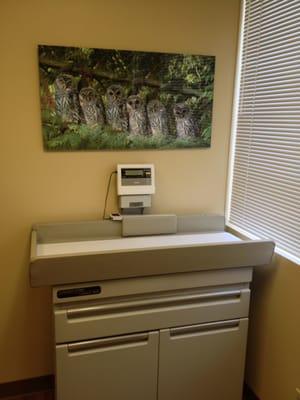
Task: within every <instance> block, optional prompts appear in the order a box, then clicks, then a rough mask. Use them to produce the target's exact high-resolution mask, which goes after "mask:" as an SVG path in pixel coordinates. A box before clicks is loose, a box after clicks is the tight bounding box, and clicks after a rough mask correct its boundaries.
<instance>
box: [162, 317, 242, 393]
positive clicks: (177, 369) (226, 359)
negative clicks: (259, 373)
mask: <svg viewBox="0 0 300 400" xmlns="http://www.w3.org/2000/svg"><path fill="white" fill-rule="evenodd" d="M247 325H248V320H247V319H243V320H235V321H222V322H216V323H209V324H201V325H194V326H189V327H182V328H174V329H165V330H162V331H161V333H160V348H159V350H160V351H159V379H158V399H159V400H182V399H188V400H200V399H203V400H219V399H222V400H240V399H241V398H242V383H243V375H244V374H243V371H244V358H245V345H246V335H247Z"/></svg>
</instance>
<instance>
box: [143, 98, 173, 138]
mask: <svg viewBox="0 0 300 400" xmlns="http://www.w3.org/2000/svg"><path fill="white" fill-rule="evenodd" d="M147 114H148V120H149V124H150V130H151V133H152V135H153V136H155V135H167V134H168V117H167V111H166V107H165V106H164V105H163V104H162V103H161V102H160V101H159V100H151V101H149V103H148V105H147Z"/></svg>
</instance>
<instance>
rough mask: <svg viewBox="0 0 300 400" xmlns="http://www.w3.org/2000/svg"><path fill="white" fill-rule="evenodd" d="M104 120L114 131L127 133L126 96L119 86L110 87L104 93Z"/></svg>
mask: <svg viewBox="0 0 300 400" xmlns="http://www.w3.org/2000/svg"><path fill="white" fill-rule="evenodd" d="M106 120H107V123H108V125H109V126H110V127H111V128H112V129H113V130H115V131H128V115H127V112H126V96H125V92H124V89H123V87H122V86H121V85H111V86H109V87H108V89H107V91H106Z"/></svg>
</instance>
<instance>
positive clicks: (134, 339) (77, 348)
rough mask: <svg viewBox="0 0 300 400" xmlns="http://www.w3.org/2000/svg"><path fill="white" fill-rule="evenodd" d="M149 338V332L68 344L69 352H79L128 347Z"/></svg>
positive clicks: (140, 343)
mask: <svg viewBox="0 0 300 400" xmlns="http://www.w3.org/2000/svg"><path fill="white" fill-rule="evenodd" d="M148 339H149V334H148V333H141V334H137V335H126V336H118V337H112V338H106V339H97V340H89V341H86V342H78V343H72V344H68V353H78V352H82V351H85V352H86V351H93V350H101V349H102V350H104V349H109V348H113V347H116V346H118V347H120V346H122V347H128V346H132V345H142V344H146V343H147V342H148Z"/></svg>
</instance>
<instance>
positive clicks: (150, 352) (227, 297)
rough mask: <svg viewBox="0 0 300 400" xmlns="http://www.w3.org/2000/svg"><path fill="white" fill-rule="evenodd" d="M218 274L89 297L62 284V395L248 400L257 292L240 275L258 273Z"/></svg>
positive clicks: (107, 399) (58, 302)
mask: <svg viewBox="0 0 300 400" xmlns="http://www.w3.org/2000/svg"><path fill="white" fill-rule="evenodd" d="M219 274H220V272H218V271H214V272H212V273H211V274H209V275H207V273H206V275H204V274H201V273H200V274H199V275H197V274H192V275H190V276H189V275H188V274H184V276H182V277H178V276H177V277H176V276H173V277H172V276H169V277H167V278H166V277H156V278H155V277H152V278H151V279H152V282H151V285H150V283H149V281H147V279H149V278H144V279H142V280H140V281H139V284H138V285H137V282H136V281H134V280H130V279H128V280H124V282H123V281H122V282H120V281H119V282H117V281H115V282H110V283H107V284H104V285H102V288H101V289H102V290H101V294H97V295H95V296H94V298H89V299H88V300H82V299H80V298H78V296H76V298H75V297H74V299H70V298H68V299H66V300H64V299H63V300H62V299H59V298H57V296H56V295H57V293H59V289H58V288H56V289H55V290H54V295H53V298H54V302H55V304H54V319H55V321H54V322H55V332H56V395H57V400H69V399H72V400H81V399H83V398H84V399H85V400H99V399H102V400H120V399H122V400H141V399H143V400H183V399H184V400H200V399H203V400H220V399H222V400H241V398H242V385H243V371H244V359H245V348H246V338H247V326H248V318H247V316H248V306H249V292H250V290H249V287H248V286H249V285H248V283H245V282H242V283H237V282H235V281H234V280H237V281H239V280H242V281H243V280H247V279H249V277H250V275H251V274H250V275H249V271H248V272H247V271H246V270H244V271H243V272H240V275H239V276H238V278H237V277H235V278H234V279H233V282H229V283H227V284H226V285H217V283H218V279H220V276H219ZM237 274H238V272H237ZM204 278H205V279H204ZM166 279H168V285H167V286H166ZM205 280H206V281H207V282H209V283H210V285H209V286H206V283H205ZM175 283H176V284H175ZM93 285H94V283H93ZM149 285H150V286H149ZM116 287H117V288H118V291H117V292H116ZM64 290H65V289H64ZM72 292H73V290H72ZM146 292H147V293H146ZM118 293H119V294H120V296H116V294H118ZM125 293H126V295H125ZM110 294H111V295H110ZM121 294H122V295H121ZM101 296H102V297H101Z"/></svg>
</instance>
